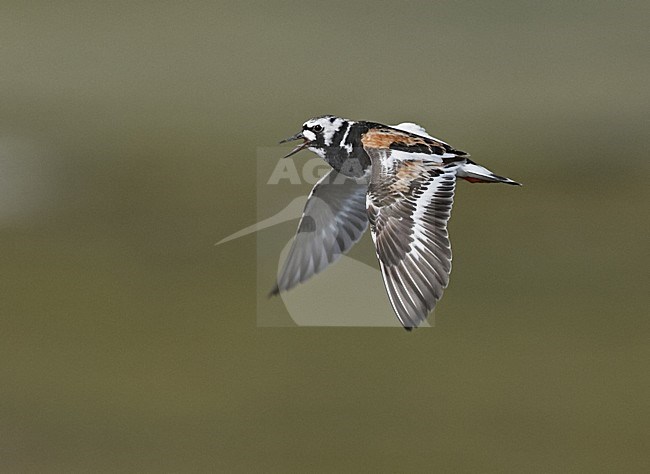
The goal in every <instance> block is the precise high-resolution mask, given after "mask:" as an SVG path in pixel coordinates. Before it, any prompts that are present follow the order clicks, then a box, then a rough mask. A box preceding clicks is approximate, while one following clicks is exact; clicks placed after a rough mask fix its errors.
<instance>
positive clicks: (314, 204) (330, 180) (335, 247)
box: [271, 170, 368, 295]
mask: <svg viewBox="0 0 650 474" xmlns="http://www.w3.org/2000/svg"><path fill="white" fill-rule="evenodd" d="M367 190H368V176H365V177H364V178H360V179H354V178H350V177H346V176H344V175H343V174H340V173H338V172H337V171H336V170H331V171H330V172H329V173H328V174H326V175H325V176H324V177H323V178H321V180H320V181H318V183H316V185H315V186H314V188H313V189H312V190H311V193H310V195H309V197H308V198H307V203H306V204H305V208H304V210H303V213H302V217H301V219H300V223H299V224H298V230H297V231H296V236H295V237H294V240H293V243H292V244H291V249H290V250H289V254H288V256H287V259H286V261H285V262H284V266H283V267H282V271H281V272H280V275H279V276H278V279H277V283H276V285H275V287H274V288H273V290H271V295H275V294H278V293H279V292H281V291H286V290H289V289H291V288H293V287H294V286H296V285H297V284H299V283H302V282H304V281H305V280H307V279H309V278H311V277H312V276H313V275H315V274H316V273H319V272H321V271H323V270H324V269H325V268H326V267H327V266H328V265H329V264H331V263H333V262H335V261H336V260H338V259H339V258H340V257H341V255H343V254H345V253H346V252H347V251H348V250H350V248H352V246H353V245H354V244H355V243H356V242H357V241H358V240H359V239H360V238H361V236H362V235H363V233H364V232H365V231H366V228H367V227H368V217H367V214H366V192H367Z"/></svg>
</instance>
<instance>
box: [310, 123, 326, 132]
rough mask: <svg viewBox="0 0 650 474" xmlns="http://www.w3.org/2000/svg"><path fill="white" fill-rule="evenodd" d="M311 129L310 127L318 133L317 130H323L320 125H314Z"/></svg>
mask: <svg viewBox="0 0 650 474" xmlns="http://www.w3.org/2000/svg"><path fill="white" fill-rule="evenodd" d="M311 129H312V130H313V131H314V132H316V133H318V132H322V131H323V126H322V125H314V126H313V127H312V128H311Z"/></svg>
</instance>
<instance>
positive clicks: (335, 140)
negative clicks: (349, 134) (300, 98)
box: [280, 115, 350, 158]
mask: <svg viewBox="0 0 650 474" xmlns="http://www.w3.org/2000/svg"><path fill="white" fill-rule="evenodd" d="M349 122H350V121H349V120H346V119H343V118H340V117H336V116H334V115H323V116H322V117H315V118H312V119H309V120H307V121H306V122H305V123H304V124H302V130H301V131H300V132H298V133H296V134H295V135H293V136H292V137H289V138H287V139H285V140H282V141H281V142H280V143H286V142H290V141H294V140H303V143H301V144H300V145H298V146H297V147H296V148H294V149H293V150H291V152H290V153H289V154H288V155H287V156H286V157H285V158H288V157H289V156H291V155H294V154H296V153H298V152H299V151H300V150H304V149H305V148H308V149H309V150H310V151H313V152H314V153H316V154H317V155H319V156H321V157H324V156H325V151H326V150H327V149H328V148H332V147H342V146H344V144H343V138H344V137H343V131H344V130H346V129H347V125H348V123H349ZM337 132H338V133H337Z"/></svg>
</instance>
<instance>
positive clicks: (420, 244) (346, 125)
mask: <svg viewBox="0 0 650 474" xmlns="http://www.w3.org/2000/svg"><path fill="white" fill-rule="evenodd" d="M294 140H302V143H301V144H300V145H298V146H297V147H296V148H294V149H293V150H292V151H291V152H290V153H289V154H288V155H286V157H289V156H291V155H293V154H295V153H297V152H299V151H301V150H303V149H308V150H310V151H312V152H314V153H316V154H317V155H319V156H320V157H321V158H323V159H324V160H325V161H326V162H327V163H328V164H329V165H330V166H331V167H332V168H333V169H332V170H331V171H330V172H329V173H328V174H327V175H325V176H324V177H323V178H322V179H321V180H320V181H319V182H318V183H316V185H315V186H314V188H313V189H312V192H311V194H310V195H309V198H308V200H307V204H306V205H305V208H304V211H303V215H302V218H301V219H300V223H299V224H298V230H297V232H296V236H295V238H294V241H293V243H292V246H291V249H290V250H289V254H288V256H287V259H286V261H285V262H284V266H283V268H282V271H281V272H280V275H279V276H278V279H277V284H276V286H275V287H274V289H273V290H272V291H271V294H272V295H273V294H278V293H279V292H281V291H286V290H289V289H291V288H293V287H294V286H296V285H297V284H298V283H301V282H303V281H305V280H307V279H308V278H310V277H312V276H313V275H315V274H316V273H319V272H321V271H322V270H324V269H325V268H326V267H327V266H328V265H329V264H331V263H333V262H334V261H336V260H337V259H338V258H339V257H340V256H341V255H343V254H344V253H346V252H347V251H348V250H350V248H351V247H352V246H353V245H354V244H355V243H356V242H357V241H358V240H359V239H360V238H361V236H362V235H363V233H364V232H365V230H366V228H367V227H368V224H370V231H371V233H372V240H373V242H374V244H375V250H376V253H377V259H378V260H379V266H380V268H381V273H382V277H383V280H384V285H385V287H386V292H387V293H388V298H389V300H390V303H391V305H392V307H393V310H394V311H395V314H396V315H397V318H398V319H399V321H400V322H401V323H402V325H403V326H404V327H405V328H406V329H407V330H410V329H412V328H413V327H417V326H418V325H419V324H420V323H421V322H422V321H424V320H425V319H426V317H427V315H428V314H429V313H430V312H431V311H432V310H433V309H434V307H435V305H436V303H437V301H438V300H439V299H440V298H441V297H442V293H443V290H444V288H446V287H447V284H448V283H449V273H450V272H451V245H450V243H449V235H448V233H447V222H448V221H449V217H450V212H451V206H452V203H453V198H454V191H455V186H456V179H457V178H462V179H465V180H467V181H469V182H472V183H505V184H513V185H519V183H517V182H516V181H513V180H511V179H508V178H504V177H502V176H498V175H496V174H494V173H492V172H491V171H490V170H488V169H487V168H484V167H483V166H481V165H478V164H476V163H474V162H473V161H471V160H470V159H469V155H468V154H467V153H465V152H464V151H460V150H456V149H455V148H453V147H452V146H450V145H449V144H447V143H445V142H443V141H442V140H438V139H437V138H434V137H432V136H430V135H428V134H427V132H426V131H425V130H424V129H423V128H422V127H420V126H419V125H416V124H413V123H403V124H399V125H395V126H388V125H382V124H380V123H375V122H366V121H358V122H357V121H353V120H347V119H343V118H340V117H336V116H334V115H325V116H322V117H316V118H312V119H309V120H307V121H306V122H305V123H304V124H303V126H302V130H301V131H300V132H298V133H297V134H295V135H293V136H292V137H289V138H287V139H286V140H283V141H282V142H280V143H284V142H288V141H294Z"/></svg>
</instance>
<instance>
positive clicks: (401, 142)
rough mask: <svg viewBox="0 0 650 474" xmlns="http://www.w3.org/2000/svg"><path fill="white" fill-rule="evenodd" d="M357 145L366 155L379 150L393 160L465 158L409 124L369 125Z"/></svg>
mask: <svg viewBox="0 0 650 474" xmlns="http://www.w3.org/2000/svg"><path fill="white" fill-rule="evenodd" d="M398 127H399V128H398ZM413 132H418V133H419V134H418V133H413ZM361 142H362V144H363V147H364V149H365V150H366V153H368V154H369V155H370V150H377V149H380V150H381V149H383V150H389V151H391V152H393V153H392V154H391V157H392V158H397V159H409V158H410V159H415V158H422V159H426V160H432V161H436V162H438V163H445V164H446V163H453V162H456V161H462V160H465V159H466V158H468V157H469V155H468V154H467V153H466V152H464V151H461V150H456V149H455V148H453V147H452V146H451V145H449V144H448V143H445V142H443V141H442V140H438V139H437V138H433V137H432V136H431V135H428V134H427V133H426V131H425V130H424V129H423V128H422V127H420V126H419V125H416V124H411V123H404V124H400V125H397V126H395V127H389V126H387V125H381V124H371V126H370V129H369V130H368V131H367V132H366V133H365V134H364V135H363V136H362V137H361ZM371 161H372V158H371Z"/></svg>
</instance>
